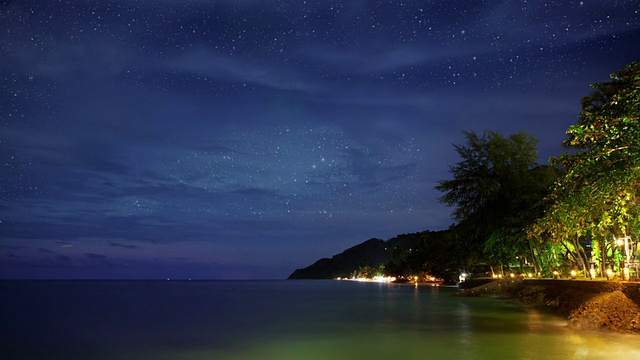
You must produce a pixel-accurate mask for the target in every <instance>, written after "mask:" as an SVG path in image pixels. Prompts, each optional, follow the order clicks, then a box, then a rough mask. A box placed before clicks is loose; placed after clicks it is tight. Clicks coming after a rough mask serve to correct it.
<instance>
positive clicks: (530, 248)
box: [527, 239, 540, 276]
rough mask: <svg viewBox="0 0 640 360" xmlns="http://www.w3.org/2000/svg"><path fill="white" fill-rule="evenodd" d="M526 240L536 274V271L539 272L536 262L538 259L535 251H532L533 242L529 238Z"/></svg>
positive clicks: (538, 265)
mask: <svg viewBox="0 0 640 360" xmlns="http://www.w3.org/2000/svg"><path fill="white" fill-rule="evenodd" d="M527 242H528V243H529V251H530V252H531V261H533V270H534V272H535V273H536V276H537V275H538V273H540V264H538V259H537V257H536V254H535V251H533V244H532V243H531V239H527Z"/></svg>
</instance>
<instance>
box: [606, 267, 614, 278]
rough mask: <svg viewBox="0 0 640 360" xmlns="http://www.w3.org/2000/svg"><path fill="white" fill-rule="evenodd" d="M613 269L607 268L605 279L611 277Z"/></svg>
mask: <svg viewBox="0 0 640 360" xmlns="http://www.w3.org/2000/svg"><path fill="white" fill-rule="evenodd" d="M613 275H614V274H613V270H611V269H607V280H611V279H613Z"/></svg>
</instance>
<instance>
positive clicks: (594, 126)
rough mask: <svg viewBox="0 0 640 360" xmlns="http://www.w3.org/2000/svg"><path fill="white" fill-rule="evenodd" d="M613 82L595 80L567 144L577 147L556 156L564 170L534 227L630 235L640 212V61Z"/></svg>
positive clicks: (560, 232) (559, 235) (562, 234)
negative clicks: (630, 229)
mask: <svg viewBox="0 0 640 360" xmlns="http://www.w3.org/2000/svg"><path fill="white" fill-rule="evenodd" d="M611 79H612V80H611V81H609V82H602V83H595V84H593V85H591V87H592V88H593V89H594V92H593V93H592V94H591V95H589V96H587V97H585V98H583V99H582V112H581V113H580V120H579V121H578V123H577V124H575V125H572V126H571V127H570V128H569V129H568V130H567V134H568V138H567V139H566V140H565V141H564V145H565V146H566V147H569V148H573V149H574V150H575V151H573V152H570V153H566V154H563V155H561V156H558V157H556V158H551V159H550V162H552V163H553V164H556V165H558V166H560V167H561V168H562V169H563V170H564V176H562V177H561V178H560V179H559V180H558V181H557V182H556V184H555V186H554V189H553V193H552V194H551V196H550V197H549V198H548V199H547V200H548V208H547V210H546V212H545V216H544V217H543V218H541V219H539V220H538V221H537V223H536V227H534V228H533V230H534V231H533V232H534V233H537V234H541V233H543V232H547V233H549V234H552V235H553V236H554V237H555V238H556V239H563V238H566V237H567V236H572V234H577V235H579V236H583V235H590V236H594V235H599V236H606V235H608V234H612V233H613V234H626V233H627V227H628V226H630V225H631V226H632V227H635V222H636V221H637V220H636V219H638V215H639V213H640V204H639V195H640V194H639V190H640V63H637V62H634V63H631V64H629V65H628V66H627V67H625V68H624V69H622V70H620V71H619V72H618V73H614V74H611Z"/></svg>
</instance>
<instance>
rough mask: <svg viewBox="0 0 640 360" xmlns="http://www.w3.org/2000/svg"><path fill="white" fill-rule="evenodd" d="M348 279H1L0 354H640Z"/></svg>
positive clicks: (461, 302)
mask: <svg viewBox="0 0 640 360" xmlns="http://www.w3.org/2000/svg"><path fill="white" fill-rule="evenodd" d="M454 291H457V290H455V289H450V288H439V287H429V286H425V287H417V288H416V287H413V286H411V285H391V284H377V283H359V282H350V281H0V295H1V296H0V359H4V360H9V359H69V360H71V359H83V360H89V359H139V360H146V359H158V360H163V359H202V360H204V359H232V360H233V359H274V360H275V359H278V360H282V359H304V360H308V359H331V360H339V359H385V360H388V359H395V360H402V359H447V360H453V359H492V360H493V359H532V360H533V359H535V360H540V359H563V360H567V359H607V360H610V359H616V358H622V357H624V358H627V359H640V337H638V336H633V335H619V334H603V333H592V332H578V331H573V330H570V329H568V328H566V327H565V326H564V323H563V322H562V321H561V320H559V319H557V318H554V317H550V316H547V315H543V314H540V313H538V312H534V311H531V310H527V309H522V308H520V307H518V306H516V305H514V304H511V303H508V302H504V301H500V300H496V299H489V298H456V297H451V296H449V295H450V294H451V293H452V292H454Z"/></svg>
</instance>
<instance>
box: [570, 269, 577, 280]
mask: <svg viewBox="0 0 640 360" xmlns="http://www.w3.org/2000/svg"><path fill="white" fill-rule="evenodd" d="M577 276H578V273H577V272H576V271H575V270H571V278H572V279H575V278H576V277H577Z"/></svg>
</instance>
